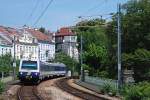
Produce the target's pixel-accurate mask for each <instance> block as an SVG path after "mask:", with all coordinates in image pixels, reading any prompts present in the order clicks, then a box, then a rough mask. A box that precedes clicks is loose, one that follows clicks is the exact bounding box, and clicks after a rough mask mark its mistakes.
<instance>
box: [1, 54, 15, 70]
mask: <svg viewBox="0 0 150 100" xmlns="http://www.w3.org/2000/svg"><path fill="white" fill-rule="evenodd" d="M11 69H12V58H11V55H10V54H6V55H2V56H0V70H1V71H3V72H9V71H10V70H11Z"/></svg>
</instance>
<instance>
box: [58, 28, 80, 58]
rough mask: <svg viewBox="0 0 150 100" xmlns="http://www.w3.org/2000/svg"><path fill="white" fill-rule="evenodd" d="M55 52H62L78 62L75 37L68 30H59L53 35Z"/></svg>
mask: <svg viewBox="0 0 150 100" xmlns="http://www.w3.org/2000/svg"><path fill="white" fill-rule="evenodd" d="M55 42H56V52H64V53H66V54H67V55H69V56H70V57H72V58H74V59H76V60H78V49H77V35H76V34H75V33H73V32H72V30H71V29H70V28H61V29H60V30H59V31H58V32H57V33H56V34H55Z"/></svg>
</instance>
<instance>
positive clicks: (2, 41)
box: [0, 32, 12, 55]
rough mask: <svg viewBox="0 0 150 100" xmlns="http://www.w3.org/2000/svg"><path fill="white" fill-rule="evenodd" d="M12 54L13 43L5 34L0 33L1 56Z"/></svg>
mask: <svg viewBox="0 0 150 100" xmlns="http://www.w3.org/2000/svg"><path fill="white" fill-rule="evenodd" d="M5 54H12V43H11V40H10V39H9V38H7V36H5V34H4V33H1V32H0V55H5Z"/></svg>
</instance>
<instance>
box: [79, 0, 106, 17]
mask: <svg viewBox="0 0 150 100" xmlns="http://www.w3.org/2000/svg"><path fill="white" fill-rule="evenodd" d="M106 1H107V0H104V1H103V2H101V3H99V4H97V5H95V6H93V7H92V8H89V9H88V10H87V11H86V12H84V13H82V14H81V16H82V15H85V14H87V13H88V12H91V11H93V10H94V9H96V8H98V7H100V6H102V5H104V3H105V2H106Z"/></svg>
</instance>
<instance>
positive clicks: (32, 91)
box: [17, 85, 43, 100]
mask: <svg viewBox="0 0 150 100" xmlns="http://www.w3.org/2000/svg"><path fill="white" fill-rule="evenodd" d="M17 99H18V100H43V99H42V98H41V97H40V96H39V95H38V92H37V88H36V86H35V85H28V86H25V85H22V86H21V88H20V89H19V90H18V92H17Z"/></svg>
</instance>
